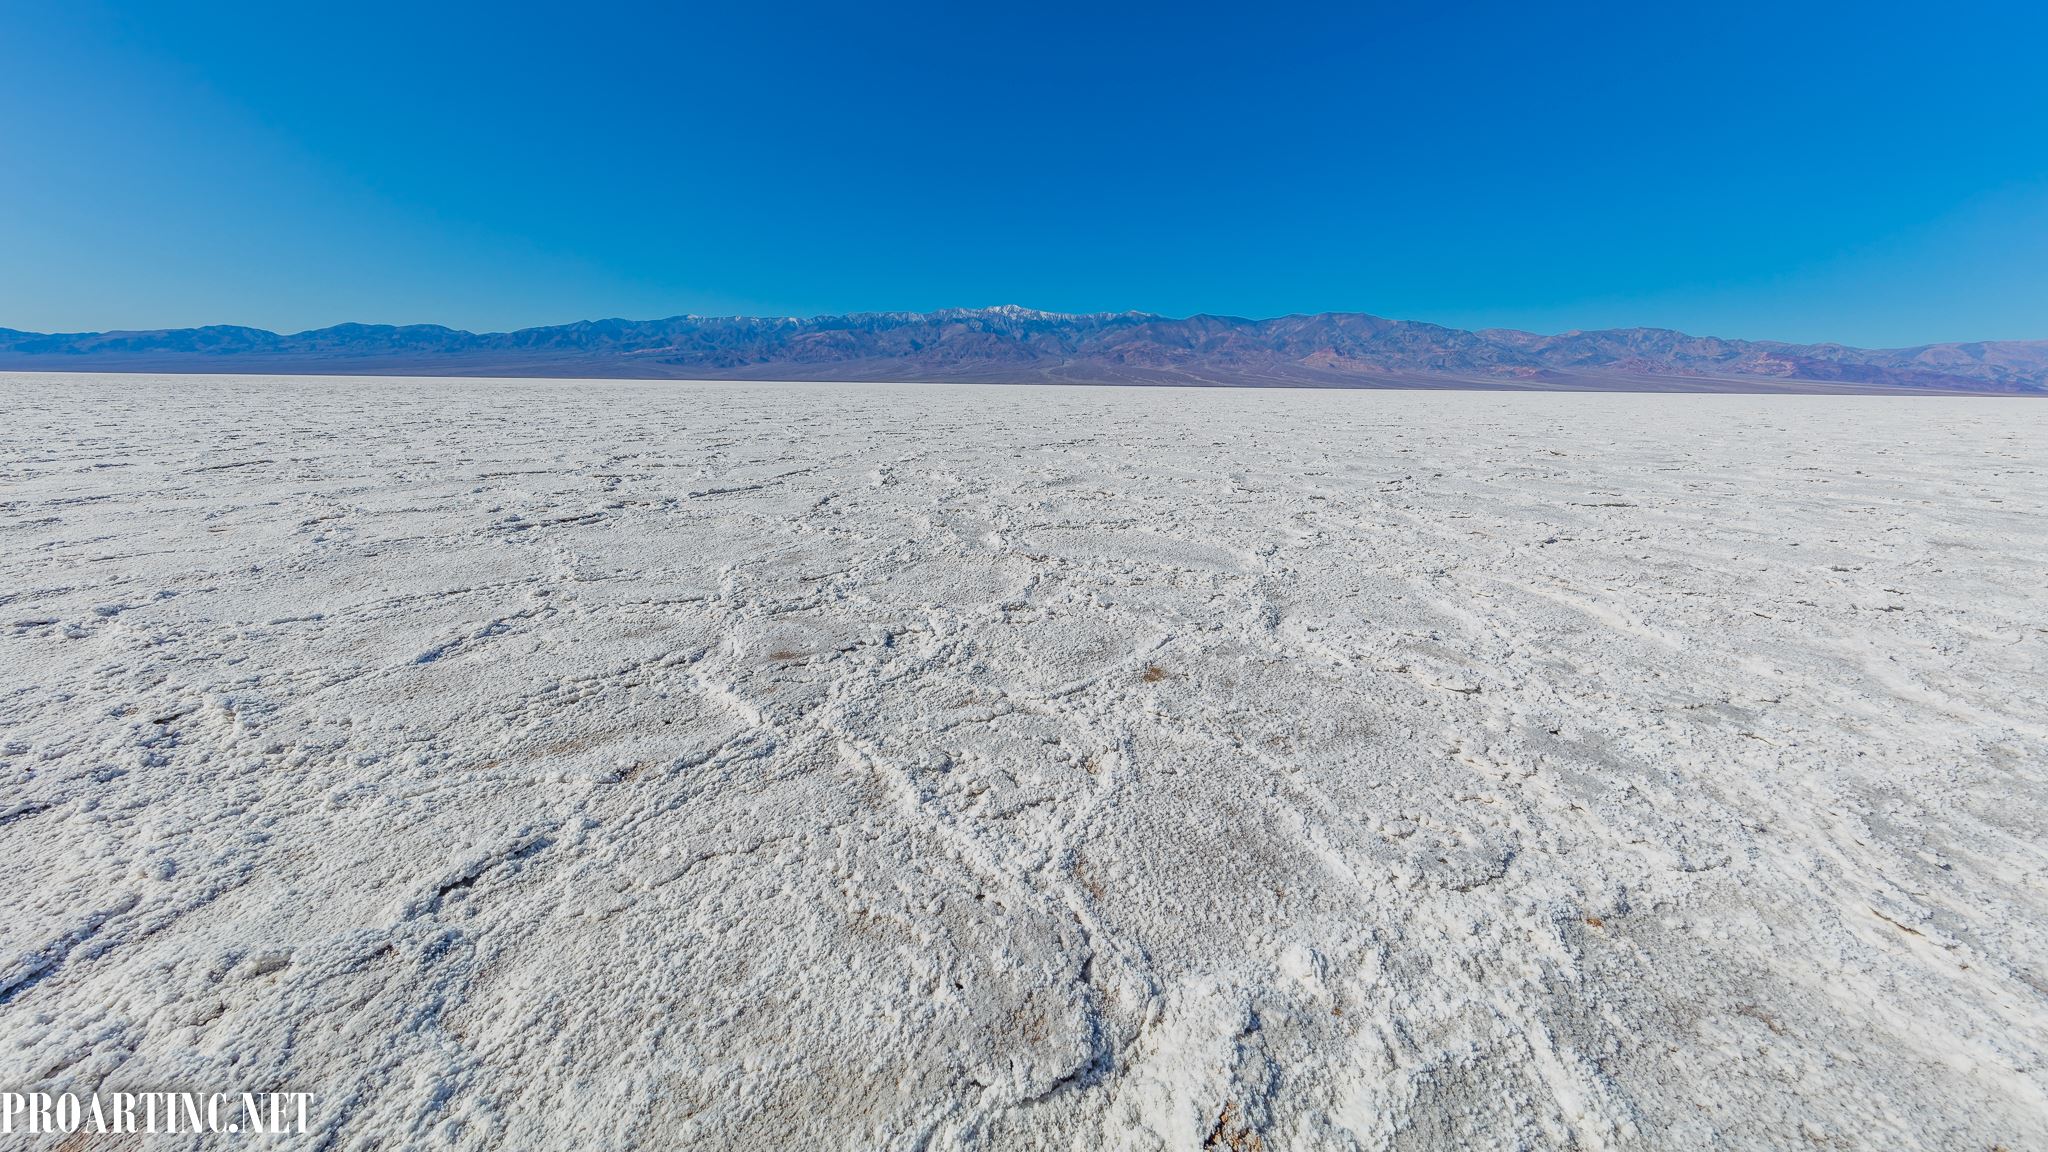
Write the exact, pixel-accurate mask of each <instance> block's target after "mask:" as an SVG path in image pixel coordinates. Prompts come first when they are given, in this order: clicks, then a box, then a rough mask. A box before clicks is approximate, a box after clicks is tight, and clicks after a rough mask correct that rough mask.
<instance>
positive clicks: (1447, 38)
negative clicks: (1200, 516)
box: [0, 0, 2048, 345]
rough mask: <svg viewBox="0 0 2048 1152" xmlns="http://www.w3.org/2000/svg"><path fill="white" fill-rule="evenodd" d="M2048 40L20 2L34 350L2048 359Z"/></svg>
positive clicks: (1341, 21)
mask: <svg viewBox="0 0 2048 1152" xmlns="http://www.w3.org/2000/svg"><path fill="white" fill-rule="evenodd" d="M1425 8H1426V9H1427V10H1425ZM2044 43H2048V15H2044V14H2043V6H2041V5H2037V4H2029V3H2018V2H2014V3H2005V4H1995V5H1993V4H1972V3H1967V2H1966V3H1959V4H1947V5H1939V6H1937V5H1926V4H1914V5H1905V4H1889V3H1872V4H1857V5H1839V6H1837V5H1800V4H1775V5H1768V6H1766V5H1754V6H1750V5H1707V4H1700V5H1653V4H1629V5H1619V4H1617V5H1575V6H1571V7H1569V8H1566V7H1565V6H1553V5H1532V4H1515V5H1507V4H1500V5H1496V4H1476V3H1467V4H1459V3H1445V4H1432V5H1427V6H1425V5H1421V4H1417V5H1413V6H1406V7H1392V6H1383V5H1372V4H1358V5H1332V6H1329V7H1318V6H1312V5H1296V6H1290V5H1277V4H1260V5H1247V4H1233V5H1215V6H1209V5H1203V4H1173V5H1149V4H1132V5H1123V6H1115V5H1100V4H1094V5H1079V4H1075V5H1065V4H1044V3H1041V4H1035V5H995V6H972V7H970V6H964V5H951V4H931V5H920V4H895V5H885V4H834V5H807V4H784V5H763V4H758V3H752V4H740V3H733V4H726V3H716V4H703V5H688V4H682V5H605V4H599V3H587V4H583V5H581V6H577V7H573V8H569V9H565V10H556V11H550V10H548V9H544V8H541V7H538V6H535V7H531V8H528V7H523V6H520V5H517V4H499V5H490V6H476V7H469V8H464V7H462V6H459V5H438V4H420V3H414V4H408V5H381V4H350V5H332V6H316V5H276V4H263V5H255V4H249V5H236V4H216V5H189V6H188V5H173V4H162V5H141V4H95V3H90V2H70V3H65V4H55V3H40V2H38V3H27V4H22V3H16V2H14V0H0V101H4V102H5V103H4V108H0V111H4V115H0V155H4V156H5V157H6V158H7V164H6V166H5V169H4V172H0V326H7V327H15V328H27V329H38V330H80V329H99V328H119V327H129V328H134V327H159V326H175V325H188V324H201V323H239V324H251V325H256V326H260V327H266V328H276V329H283V330H296V329H300V328H307V327H314V326H319V325H325V324H331V323H336V322H340V321H347V320H355V321H367V322H392V323H403V322H437V323H445V324H450V325H454V326H457V327H467V328H476V329H502V328H509V327H519V326H525V325H531V324H544V323H558V322H564V321H569V320H575V319H582V318H589V317H600V316H629V317H654V316H664V315H672V314H675V313H681V312H698V313H715V314H725V313H750V314H769V315H808V314H814V313H823V312H843V311H864V310H882V309H918V310H923V309H929V308H936V307H946V306H955V305H968V306H971V305H983V304H996V303H1019V304H1026V305H1030V306H1033V307H1040V308H1048V309H1054V310H1061V311H1096V310H1122V309H1127V308H1135V309H1143V310H1147V311H1155V312H1163V313H1168V314H1174V315H1184V314H1188V313H1193V312H1216V313H1228V314H1233V315H1245V316H1266V315H1277V314H1283V313H1288V312H1310V311H1326V310H1343V311H1353V310H1356V311H1367V312H1375V313H1379V314H1381V315H1388V316H1396V317H1402V318H1407V319H1425V320H1434V321H1438V322H1442V323H1448V324H1455V325H1459V326H1468V327H1479V326H1491V325H1498V326H1513V327H1522V328H1532V329H1537V330H1543V331H1556V330H1561V329H1566V328H1575V327H1576V328H1592V327H1608V326H1624V325H1633V324H1650V325H1662V326H1668V327H1676V328H1683V329H1686V330H1689V331H1694V332H1703V333H1714V334H1720V335H1731V336H1749V337H1770V338H1782V339H1796V340H1820V339H1836V340H1841V341H1844V342H1848V343H1857V344H1866V345H1902V344H1911V343H1920V342H1925V341H1934V340H1948V339H1973V338H2044V337H2048V82H2044V80H2043V75H2042V73H2043V66H2042V64H2041V56H2040V52H2041V46H2042V45H2043V44H2044Z"/></svg>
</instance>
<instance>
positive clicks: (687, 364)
mask: <svg viewBox="0 0 2048 1152" xmlns="http://www.w3.org/2000/svg"><path fill="white" fill-rule="evenodd" d="M0 369H6V370H26V371H52V370H76V371H146V372H230V373H233V372H246V373H292V374H301V373H303V374H342V375H420V376H548V377H636V378H639V377H652V378H675V379H774V380H906V381H910V380H957V381H982V382H991V383H1074V384H1203V385H1250V386H1292V387H1299V386H1315V387H1365V388H1371V387H1490V388H1529V389H1543V388H1550V389H1628V390H1647V391H1885V392H1889V391H1916V392H1979V393H2007V394H2036V395H2039V394H2048V340H2003V341H1976V342H1969V343H1951V344H1927V345H1921V346H1919V347H1914V348H1887V349H1865V348H1851V347H1847V346H1845V345H1841V344H1787V343H1781V342H1777V341H1768V340H1729V339H1721V338H1717V337H1711V336H1689V335H1686V334H1685V333H1683V332H1674V331H1671V330H1669V329H1662V328H1616V329H1606V330H1602V331H1593V332H1579V331H1573V332H1563V333H1559V334H1557V335H1553V336H1544V335H1538V334H1535V333H1531V332H1520V331H1514V330H1512V329H1503V328H1488V329H1482V330H1479V331H1466V330H1463V329H1458V328H1447V327H1443V326H1441V325H1437V324H1426V323H1420V322H1416V321H1410V320H1387V319H1383V318H1381V317H1378V316H1370V315H1366V314H1364V313H1357V312H1326V313H1321V314H1318V315H1313V316H1282V317H1278V318H1275V319H1269V320H1247V319H1240V318H1237V317H1232V316H1190V317H1186V318H1183V319H1176V318H1171V317H1166V316H1155V315H1151V314H1149V313H1143V312H1116V313H1096V314H1092V315H1067V314H1062V313H1054V312H1039V311H1035V310H1033V309H1029V308H1019V307H1016V306H1014V305H1006V306H1003V307H999V308H974V309H966V308H956V309H945V310H942V311H937V312H923V313H918V312H869V313H860V314H856V315H849V316H818V317H812V318H809V319H795V318H786V319H785V318H761V317H704V316H675V317H670V318H669V319H666V320H587V321H582V322H579V323H575V324H562V325H555V326H551V327H544V328H523V329H520V330H518V331H516V332H485V333H476V332H464V331H460V330H457V329H453V328H443V327H440V326H438V325H431V324H411V325H402V326H393V325H382V324H340V325H336V326H334V327H331V328H318V329H314V330H311V331H307V332H297V333H292V334H289V335H282V334H279V333H276V332H266V331H264V330H262V329H258V328H242V327H234V326H226V325H211V326H208V327H203V328H177V329H163V330H156V331H139V332H84V333H58V334H49V333H36V332H18V331H15V330H13V329H7V328H0Z"/></svg>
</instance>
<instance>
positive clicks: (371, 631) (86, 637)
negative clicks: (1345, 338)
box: [0, 377, 2048, 1150]
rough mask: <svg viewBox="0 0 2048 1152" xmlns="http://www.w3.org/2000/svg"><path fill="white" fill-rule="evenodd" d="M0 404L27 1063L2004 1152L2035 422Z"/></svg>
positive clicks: (359, 394) (438, 1097)
mask: <svg viewBox="0 0 2048 1152" xmlns="http://www.w3.org/2000/svg"><path fill="white" fill-rule="evenodd" d="M0 405H4V411H6V412H8V413H9V417H8V419H7V420H6V421H4V426H0V483H4V503H0V772H4V778H5V781H6V784H5V792H4V795H0V813H4V815H0V887H4V890H5V891H6V892H7V893H8V894H9V895H8V898H7V905H6V912H5V915H4V917H0V1087H4V1088H9V1089H29V1088H45V1089H50V1090H71V1091H87V1090H91V1089H95V1088H99V1089H103V1090H115V1089H138V1088H189V1089H196V1090H216V1089H233V1090H260V1089H266V1088H295V1089H301V1090H309V1091H312V1092H315V1093H317V1095H318V1100H317V1103H316V1105H315V1107H314V1112H315V1117H316V1123H317V1125H318V1127H319V1130H320V1134H321V1139H320V1140H319V1141H318V1142H316V1143H315V1144H314V1145H313V1146H316V1147H323V1148H332V1149H373V1148H391V1147H422V1148H440V1147H452V1148H498V1147H502V1148H559V1149H591V1148H647V1149H668V1148H675V1147H679V1146H681V1145H682V1144H683V1143H685V1142H688V1143H689V1146H691V1147H705V1148H736V1149H763V1150H768V1149H775V1150H780V1149H788V1148H869V1147H872V1148H905V1149H908V1148H921V1149H954V1148H988V1149H1021V1148H1074V1149H1083V1148H1086V1149H1095V1148H1109V1149H1126V1148H1127V1149H1162V1148H1163V1149H1193V1148H1203V1147H1207V1148H1233V1149H1250V1148H1260V1149H1267V1150H1278V1149H1322V1148H1332V1149H1346V1148H1374V1149H1378V1148H1451V1147H1473V1148H1489V1149H1491V1148H1559V1147H1578V1148H1717V1147H1719V1148H1743V1149H1748V1148H1797V1149H1813V1148H1816V1147H1820V1148H1895V1149H1908V1148H1927V1149H1960V1148H1990V1147H1993V1146H1995V1145H2003V1146H2005V1147H2006V1148H2009V1149H2014V1150H2018V1149H2021V1148H2040V1147H2048V1089H2044V1085H2048V1064H2044V1060H2043V1054H2044V1050H2048V959H2044V957H2048V848H2044V846H2048V803H2044V799H2048V787H2044V780H2048V767H2044V766H2048V699H2044V696H2048V659H2044V654H2048V594H2044V589H2043V586H2042V577H2043V573H2044V572H2048V447H2044V446H2048V403H2037V402H2028V401H2016V400H1940V399H1918V400H1915V399H1847V398H1798V397H1776V398H1760V397H1673V396H1615V395H1604V396H1603V395H1503V394H1460V393H1387V392H1371V393H1359V392H1283V391H1202V392H1185V391H1168V390H1124V389H1065V388H1043V387H1022V388H1000V387H980V388H976V387H946V386H895V387H873V386H829V385H828V386H820V385H798V386H777V385H715V386H708V385H707V386H699V385H687V384H684V385H677V384H653V385H629V384H612V383H545V384H543V383H515V382H502V381H500V382H492V381H466V382H447V381H391V380H380V381H362V380H344V379H296V380H286V379H254V378H244V379H232V380H230V379H203V378H150V377H63V378H53V377H12V378H5V379H0ZM179 1146H180V1145H179V1144H178V1143H177V1142H176V1141H163V1142H160V1143H157V1144H152V1145H151V1147H179ZM208 1146H209V1147H214V1146H218V1144H217V1142H214V1143H211V1144H209V1145H208Z"/></svg>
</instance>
